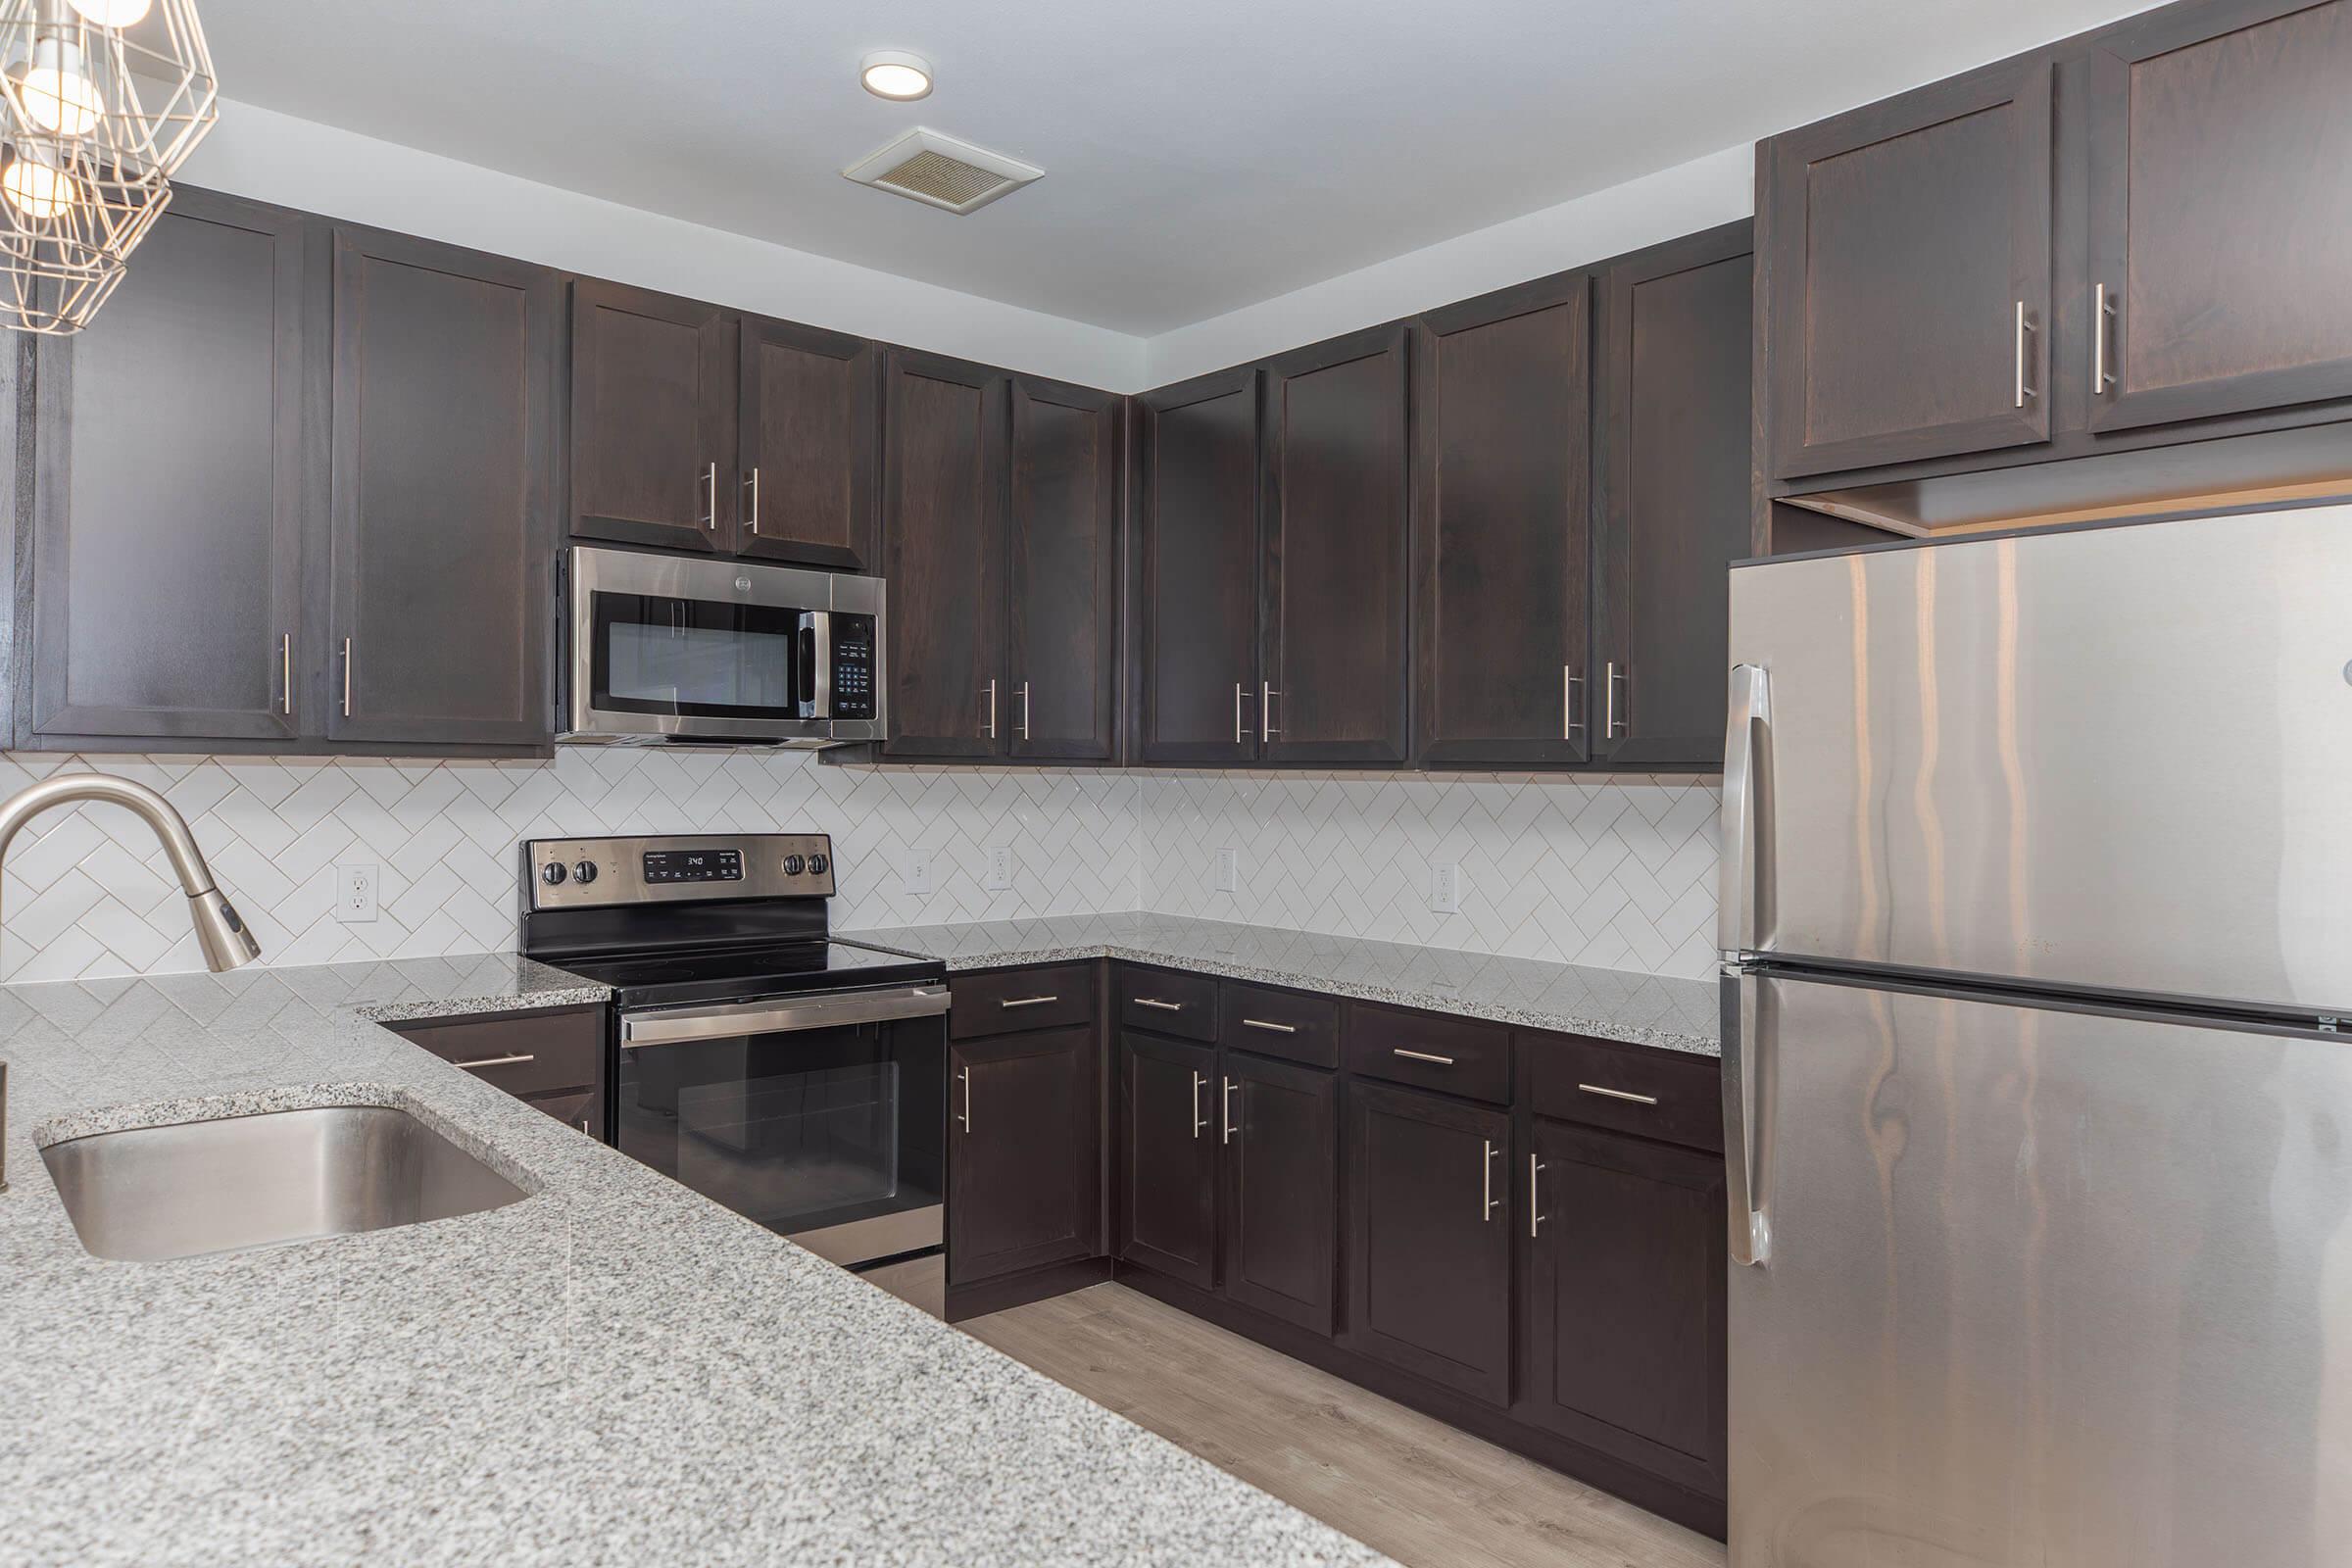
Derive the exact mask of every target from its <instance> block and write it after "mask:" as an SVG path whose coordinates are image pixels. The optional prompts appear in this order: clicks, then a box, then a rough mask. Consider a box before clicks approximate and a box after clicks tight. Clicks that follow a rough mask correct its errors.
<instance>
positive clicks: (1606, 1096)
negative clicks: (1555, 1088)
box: [1576, 1084, 1658, 1105]
mask: <svg viewBox="0 0 2352 1568" xmlns="http://www.w3.org/2000/svg"><path fill="white" fill-rule="evenodd" d="M1576 1087H1577V1088H1578V1090H1580V1091H1581V1092H1583V1093H1585V1094H1588V1095H1598V1096H1600V1098H1601V1099H1603V1100H1622V1101H1625V1102H1627V1103H1630V1104H1636V1105H1654V1104H1656V1103H1658V1097H1657V1096H1655V1095H1637V1094H1635V1093H1634V1092H1633V1091H1632V1090H1630V1089H1603V1088H1602V1087H1601V1086H1600V1085H1598V1084H1578V1085H1577V1086H1576Z"/></svg>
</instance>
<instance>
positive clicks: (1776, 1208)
mask: <svg viewBox="0 0 2352 1568" xmlns="http://www.w3.org/2000/svg"><path fill="white" fill-rule="evenodd" d="M1735 983H1736V984H1738V985H1740V986H1742V987H1744V988H1746V989H1747V990H1748V992H1749V993H1750V994H1749V995H1748V996H1747V997H1746V998H1745V999H1744V1005H1743V1007H1742V1009H1741V1010H1742V1012H1743V1014H1744V1015H1745V1017H1746V1019H1747V1023H1746V1028H1747V1030H1748V1034H1747V1035H1746V1036H1745V1037H1744V1038H1742V1039H1740V1040H1739V1041H1738V1042H1736V1043H1733V1044H1734V1048H1735V1049H1736V1050H1738V1052H1739V1054H1740V1065H1741V1066H1742V1068H1743V1069H1745V1070H1747V1071H1749V1072H1751V1073H1755V1074H1756V1075H1757V1088H1756V1092H1755V1097H1754V1102H1755V1106H1756V1109H1755V1113H1754V1126H1753V1127H1752V1129H1751V1131H1752V1132H1753V1134H1754V1135H1755V1138H1756V1141H1757V1145H1758V1156H1759V1158H1758V1168H1759V1170H1760V1177H1759V1181H1758V1184H1757V1189H1756V1192H1755V1194H1754V1195H1753V1201H1754V1202H1755V1204H1756V1206H1757V1207H1758V1209H1759V1210H1760V1211H1761V1213H1762V1214H1763V1216H1764V1219H1765V1221H1766V1223H1767V1224H1768V1225H1769V1229H1770V1234H1771V1246H1770V1249H1769V1251H1768V1253H1767V1255H1766V1256H1765V1257H1764V1258H1763V1260H1762V1261H1761V1262H1759V1263H1757V1264H1755V1265H1753V1266H1749V1267H1734V1268H1732V1269H1731V1271H1730V1273H1731V1281H1730V1296H1731V1299H1730V1309H1731V1389H1730V1418H1731V1430H1730V1461H1731V1497H1730V1503H1731V1518H1730V1525H1731V1532H1730V1535H1731V1560H1732V1563H1733V1565H1734V1568H1891V1565H1896V1564H1901V1565H1904V1568H1961V1565H1963V1564H1966V1565H1970V1568H1993V1565H1998V1568H2028V1565H2031V1568H2051V1565H2056V1564H2065V1565H2067V1568H2176V1565H2177V1568H2218V1565H2223V1564H2227V1565H2229V1568H2290V1565H2292V1568H2314V1565H2318V1564H2332V1563H2340V1562H2342V1561H2343V1560H2344V1557H2343V1552H2344V1550H2345V1543H2347V1542H2352V1225H2348V1224H2347V1213H2348V1211H2352V1044H2348V1043H2347V1042H2346V1041H2344V1040H2341V1039H2336V1038H2332V1037H2327V1036H2322V1035H2317V1034H2306V1035H2302V1036H2298V1037H2288V1036H2282V1035H2276V1034H2265V1033H2253V1032H2241V1031H2237V1030H2232V1029H2225V1028H2221V1027H2210V1026H2204V1025H2192V1024H2183V1023H2174V1022H2150V1021H2145V1020H2133V1019H2130V1018H2126V1017H2120V1016H2114V1015H2106V1014H2093V1013H2084V1012H2077V1011H2062V1010H2055V1009H2050V1008H2025V1007H2018V1006H2012V1005H2004V1004H2000V1003H1995V1002H1986V1001H1977V1000H1961V999H1955V998H1951V997H1937V996H1932V995H1922V994H1915V993H1904V992H1894V991H1876V990H1867V989H1862V988H1860V987H1856V986H1846V985H1837V984H1829V983H1821V982H1814V981H1804V980H1790V979H1774V978H1759V977H1756V976H1754V975H1749V976H1747V977H1745V978H1744V979H1741V980H1740V981H1737V982H1735ZM1735 1255H1736V1254H1735Z"/></svg>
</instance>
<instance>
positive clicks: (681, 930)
mask: <svg viewBox="0 0 2352 1568" xmlns="http://www.w3.org/2000/svg"><path fill="white" fill-rule="evenodd" d="M832 855H833V846H832V841H831V840H830V839H828V838H827V837H826V836H825V835H823V834H821V833H750V834H702V835H693V836H681V837H661V838H624V839H532V840H530V841H528V842H526V843H525V844H524V845H523V847H522V878H523V893H522V951H523V953H524V954H525V955H527V956H530V957H533V958H537V959H540V960H542V961H543V962H547V963H552V964H555V965H557V966H559V967H561V968H564V969H568V970H570V971H571V972H572V973H574V974H577V975H581V976H583V977H585V978H587V979H590V980H595V981H599V982H601V983H603V984H605V985H609V986H611V987H613V991H614V993H615V995H614V997H613V1028H612V1030H611V1031H610V1035H611V1039H612V1042H613V1044H612V1047H611V1050H612V1052H613V1059H612V1060H610V1061H608V1063H607V1069H608V1070H607V1075H606V1081H607V1082H608V1083H609V1084H611V1085H612V1086H613V1097H612V1098H613V1142H614V1143H615V1144H616V1145H617V1146H618V1147H619V1149H620V1151H621V1152H623V1153H625V1154H628V1155H631V1156H633V1157H634V1158H636V1159H639V1160H642V1161H643V1162H644V1163H646V1164H648V1165H651V1166H653V1167H654V1168H655V1169H656V1170H659V1171H662V1173H663V1174H665V1175H668V1176H671V1177H673V1178H675V1179H676V1180H678V1181H680V1182H682V1183H684V1184H685V1185H686V1186H688V1187H691V1188H693V1189H694V1190H695V1191H697V1192H699V1193H703V1194H705V1195H706V1196H708V1197H710V1198H712V1199H715V1200H716V1201H719V1202H722V1203H724V1204H726V1205H727V1206H728V1207H729V1208H732V1209H734V1210H736V1211H737V1212H738V1213H741V1214H746V1215H749V1216H750V1217H751V1218H753V1219H756V1220H758V1221H759V1222H760V1224H762V1225H765V1226H767V1227H768V1228H769V1229H770V1230H773V1231H777V1232H779V1233H781V1234H783V1235H785V1236H789V1237H791V1238H792V1239H793V1240H794V1241H796V1242H798V1243H800V1244H801V1245H802V1246H803V1247H806V1248H808V1249H809V1250H811V1251H813V1252H816V1253H818V1254H819V1255H820V1256H823V1257H827V1258H830V1259H832V1260H833V1261H834V1262H836V1263H842V1264H856V1263H861V1262H870V1261H872V1260H874V1259H876V1258H882V1257H894V1256H899V1255H901V1254H904V1253H907V1252H914V1251H920V1250H925V1249H930V1248H936V1247H938V1246H939V1245H940V1239H941V1228H940V1201H941V1194H942V1192H943V1190H944V1189H943V1180H944V1177H945V1174H946V1163H945V1157H944V1152H945V1145H946V1136H947V1118H946V1104H947V1073H948V1067H947V1016H946V1015H947V1010H948V987H947V972H946V969H945V966H943V965H942V964H940V963H938V962H936V961H930V960H924V959H919V958H907V957H901V956H897V955H894V954H887V953H877V952H874V951H872V950H871V949H867V948H858V947H853V946H850V945H848V944H846V943H840V942H834V941H831V940H829V938H828V936H827V918H826V901H827V900H829V899H830V898H831V897H832V895H833V861H832Z"/></svg>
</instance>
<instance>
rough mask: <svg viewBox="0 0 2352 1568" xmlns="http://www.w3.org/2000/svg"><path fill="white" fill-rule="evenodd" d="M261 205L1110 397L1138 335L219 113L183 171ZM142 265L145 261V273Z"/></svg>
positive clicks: (1138, 364)
mask: <svg viewBox="0 0 2352 1568" xmlns="http://www.w3.org/2000/svg"><path fill="white" fill-rule="evenodd" d="M183 177H184V178H185V179H186V180H187V182H188V183H189V184H192V185H203V186H209V187H211V188H212V189H215V190H222V191H228V192H230V193H232V194H234V195H239V196H250V197H252V198H254V199H255V200H257V201H266V202H274V203H277V204H278V205H280V206H284V207H292V208H296V209H299V210H301V211H303V212H310V213H322V214H324V215H326V216H327V217H330V218H341V219H347V220H349V221H352V222H357V223H370V224H374V225H375V226H377V227H381V228H390V229H397V230H399V231H400V232H402V233H406V234H421V235H423V236H425V237H426V238H428V239H437V240H443V241H446V242H448V243H450V244H453V245H469V246H472V247H473V248H475V249H476V250H485V251H491V252H495V253H496V254H498V255H501V256H513V257H515V258H518V259H520V260H522V261H528V262H537V263H539V264H540V265H542V266H545V267H554V268H560V269H562V270H565V271H573V272H585V273H588V274H590V275H592V276H597V277H609V278H612V279H613V280H615V281H617V282H623V283H634V284H638V285H640V286H642V287H645V288H656V289H663V290H666V291H667V292H669V293H672V294H685V295H689V296H691V297H693V298H696V299H707V300H712V301H715V302H717V303H719V304H721V305H728V306H733V307H735V308H736V309H738V310H746V311H758V312H760V313H763V314H765V315H769V316H778V317H782V318H784V319H788V320H794V321H806V322H809V323H810V324H811V325H815V326H826V327H831V328H833V329H834V330H836V331H841V332H850V333H854V334H856V335H858V336H860V337H872V338H880V339H883V340H884V341H886V342H891V343H903V344H906V345H907V346H909V347H912V348H922V349H930V350H933V351H935V352H937V353H941V354H953V355H957V356H961V357H963V358H966V359H974V360H981V361H985V362H986V363H988V364H990V365H1002V366H1005V367H1007V368H1011V369H1016V370H1029V371H1033V372H1035V373H1037V374H1040V375H1051V376H1056V377H1059V378H1061V379H1063V380H1069V381H1079V382H1083V383H1084V384H1086V385H1088V386H1099V387H1104V388H1107V389H1109V390H1111V391H1117V392H1125V391H1131V390H1134V389H1136V388H1138V387H1140V386H1141V385H1142V384H1143V380H1142V377H1143V340H1142V339H1140V338H1135V337H1130V336H1129V335H1127V334H1126V333H1124V332H1114V331H1111V330H1109V329H1108V328H1106V327H1100V326H1089V325H1087V324H1085V323H1084V322H1080V321H1071V320H1065V319H1062V318H1060V317H1057V316H1047V315H1045V314H1043V313H1042V312H1038V311H1026V310H1022V309H1020V308H1019V307H1017V306H1012V305H1004V304H1000V303H998V302H997V301H995V300H985V299H981V298H980V297H979V296H977V295H973V294H962V293H958V292H956V290H954V289H948V288H941V287H939V286H937V285H936V284H931V283H918V282H916V281H914V280H913V279H911V278H905V277H899V276H896V275H894V274H892V273H889V272H881V271H876V270H873V269H871V268H866V267H858V266H854V265H852V264H851V263H848V262H839V261H834V260H832V259H831V258H829V257H823V256H816V255H812V254H810V253H809V252H808V251H799V250H793V249H791V248H789V247H787V246H783V245H771V244H769V243H767V242H766V241H764V240H757V239H750V238H747V237H745V236H744V235H741V234H730V233H727V232H725V231H724V230H722V229H715V228H706V227H704V226H703V225H701V224H699V223H689V222H685V221H681V220H679V219H675V218H663V217H662V216H661V215H659V214H656V213H648V212H643V211H640V210H639V209H637V208H633V207H623V206H621V205H619V204H618V203H616V202H609V201H601V200H599V199H597V198H595V197H593V196H583V195H580V194H579V193H577V192H576V191H567V190H559V189H558V188H556V187H555V186H553V185H542V184H538V183H536V182H534V181H532V180H527V179H519V178H517V177H515V175H513V174H502V173H499V172H497V171H495V170H490V169H484V168H481V167H480V166H478V165H474V164H466V163H460V162H458V161H457V160H455V159H450V158H442V157H438V156H436V155H435V154H432V153H424V152H418V151H417V150H416V149H415V148H413V147H402V146H398V145H396V144H394V143H392V142H388V141H378V140H376V139H374V138H373V137H369V136H361V135H357V134H355V133H353V132H351V131H348V130H338V129H336V128H334V127H333V126H330V125H321V124H319V123H316V122H313V121H308V120H297V119H295V118H293V117H292V116H290V115H281V114H277V113H275V112H274V111H271V110H268V109H263V108H260V107H257V106H256V105H253V104H240V103H229V102H223V103H222V104H221V123H220V124H219V125H218V126H216V127H215V128H214V130H213V132H212V134H211V135H210V136H208V137H207V138H206V139H205V141H204V144H203V145H202V146H200V147H199V148H197V150H196V155H195V156H194V157H193V158H192V159H190V160H189V162H188V167H187V170H186V172H185V174H184V176H183ZM134 265H135V263H134Z"/></svg>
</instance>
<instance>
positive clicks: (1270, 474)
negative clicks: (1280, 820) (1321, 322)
mask: <svg viewBox="0 0 2352 1568" xmlns="http://www.w3.org/2000/svg"><path fill="white" fill-rule="evenodd" d="M1265 375H1266V385H1265V407H1264V410H1263V419H1264V423H1265V436H1264V450H1265V499H1264V513H1263V516H1264V531H1263V548H1262V549H1261V551H1260V556H1259V561H1260V564H1259V570H1258V575H1259V595H1260V605H1261V609H1260V612H1259V613H1260V616H1261V619H1260V622H1259V627H1260V630H1259V642H1258V649H1259V653H1258V689H1257V692H1256V694H1255V695H1256V697H1257V704H1256V707H1257V715H1256V716H1257V719H1258V725H1259V728H1260V730H1261V732H1262V736H1263V744H1262V746H1261V748H1260V751H1259V755H1260V756H1261V757H1263V758H1264V759H1265V760H1267V761H1269V762H1277V761H1278V762H1312V763H1367V762H1369V763H1387V764H1395V763H1398V762H1402V761H1403V760H1405V756H1406V753H1407V751H1408V749H1409V740H1410V737H1409V736H1408V735H1407V733H1406V721H1407V719H1406V714H1407V701H1408V698H1407V688H1408V685H1409V679H1410V671H1409V670H1408V668H1407V666H1406V652H1405V650H1406V630H1405V626H1406V618H1405V617H1406V598H1407V595H1406V581H1407V576H1408V571H1409V567H1408V564H1407V559H1406V558H1407V536H1408V528H1409V521H1408V518H1409V497H1408V496H1407V493H1406V486H1405V462H1406V455H1405V328H1404V327H1402V326H1384V327H1377V328H1374V329H1373V330H1371V331H1367V332H1356V333H1351V334H1349V335H1348V336H1347V337H1343V338H1338V339H1335V340H1333V341H1331V342H1329V343H1321V344H1317V345H1315V346H1314V347H1312V348H1306V349H1300V350H1299V351H1298V352H1297V353H1294V354H1287V355H1284V356H1283V357H1281V358H1280V359H1276V360H1273V361H1271V362H1269V363H1268V365H1267V366H1266V372H1265ZM1245 697H1247V694H1245ZM1248 706H1249V705H1248V703H1247V701H1246V700H1245V703H1244V707H1245V708H1247V707H1248Z"/></svg>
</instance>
